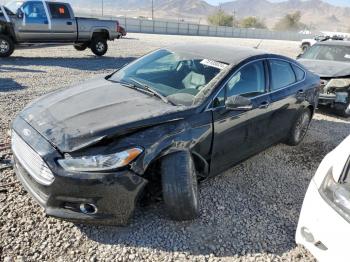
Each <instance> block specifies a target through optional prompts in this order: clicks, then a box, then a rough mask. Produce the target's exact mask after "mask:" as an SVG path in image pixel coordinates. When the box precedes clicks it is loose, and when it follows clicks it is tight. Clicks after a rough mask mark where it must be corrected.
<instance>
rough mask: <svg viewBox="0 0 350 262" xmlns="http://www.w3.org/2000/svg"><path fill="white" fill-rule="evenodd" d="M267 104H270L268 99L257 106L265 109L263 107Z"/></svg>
mask: <svg viewBox="0 0 350 262" xmlns="http://www.w3.org/2000/svg"><path fill="white" fill-rule="evenodd" d="M269 106H270V103H269V102H268V101H264V102H262V103H261V104H260V106H259V108H260V109H265V108H268V107H269Z"/></svg>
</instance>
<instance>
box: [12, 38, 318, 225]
mask: <svg viewBox="0 0 350 262" xmlns="http://www.w3.org/2000/svg"><path fill="white" fill-rule="evenodd" d="M319 85H320V79H319V77H318V76H316V75H314V74H313V73H310V72H309V71H307V70H306V69H305V68H304V67H303V66H302V65H300V64H299V63H298V62H296V61H294V60H292V59H289V58H287V57H283V56H279V55H273V54H269V53H266V52H263V51H260V50H256V49H250V48H241V47H231V46H218V45H191V46H189V45H187V46H185V45H178V46H172V47H168V48H162V49H160V50H157V51H154V52H152V53H150V54H148V55H146V56H144V57H142V58H140V59H137V60H136V61H134V62H133V63H131V64H129V65H127V66H125V67H123V68H121V69H119V70H118V71H117V72H115V73H113V74H111V75H109V76H107V77H105V78H101V79H96V80H92V81H88V82H86V83H84V84H81V85H78V86H74V87H71V88H67V89H61V90H58V91H55V92H52V93H50V94H48V95H46V96H44V97H42V98H40V99H38V100H36V101H34V102H33V103H31V104H30V105H28V106H27V107H26V108H25V109H24V110H23V111H22V112H21V113H20V114H19V115H18V117H17V118H16V119H15V120H14V122H13V131H12V149H13V153H14V162H15V165H14V166H15V171H16V174H17V176H18V178H19V179H20V181H21V182H22V184H23V186H24V187H25V188H26V189H27V191H28V192H30V193H31V194H32V195H33V197H34V198H35V199H36V200H37V201H38V202H39V203H40V204H41V205H42V206H43V207H44V208H45V210H46V213H47V214H48V215H51V216H55V217H59V218H63V219H67V220H72V221H78V222H86V223H99V224H110V225H120V224H125V223H127V221H128V219H129V218H130V216H131V215H132V212H133V210H134V208H135V206H136V204H137V203H138V202H139V201H140V200H141V199H143V198H144V197H145V195H147V196H148V195H149V194H148V193H149V192H151V193H154V192H152V190H153V191H154V190H155V189H157V188H159V191H161V192H162V194H163V199H164V203H165V207H166V209H167V211H168V214H169V216H170V217H171V218H173V219H176V220H189V219H193V218H195V217H197V216H198V215H199V201H198V191H197V181H198V180H200V179H205V178H208V177H212V176H215V175H217V174H219V173H221V172H222V171H224V170H225V169H227V168H229V167H231V166H233V165H235V164H237V163H239V162H240V161H243V160H244V159H246V158H248V157H250V156H252V155H254V154H256V153H258V152H260V151H262V150H264V149H265V148H267V147H269V146H271V145H273V144H276V143H279V142H281V141H283V142H285V143H287V144H289V145H297V144H299V143H300V142H301V141H302V139H303V138H304V136H305V134H306V132H307V130H308V127H309V123H310V121H311V119H312V116H313V114H314V110H315V108H316V106H317V101H318V88H319ZM145 192H147V194H144V193H145Z"/></svg>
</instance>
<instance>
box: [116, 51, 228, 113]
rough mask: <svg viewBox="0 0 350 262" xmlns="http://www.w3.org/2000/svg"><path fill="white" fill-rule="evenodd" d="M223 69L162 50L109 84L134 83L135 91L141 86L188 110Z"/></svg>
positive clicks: (129, 68)
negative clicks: (136, 87) (114, 82)
mask: <svg viewBox="0 0 350 262" xmlns="http://www.w3.org/2000/svg"><path fill="white" fill-rule="evenodd" d="M226 66H227V65H226V64H224V63H220V62H216V61H211V60H208V59H204V58H200V57H196V56H194V55H192V54H184V53H181V54H180V53H176V52H172V51H169V50H165V49H162V50H158V51H155V52H153V53H151V54H149V55H146V56H144V57H142V58H140V59H138V60H136V61H134V62H133V63H131V64H130V65H128V66H126V67H124V68H122V69H121V70H119V71H118V72H116V73H115V74H114V75H113V76H112V77H111V78H110V80H111V81H117V82H123V83H129V84H135V83H138V85H139V87H140V83H141V84H142V85H144V86H147V87H148V88H150V89H152V90H154V91H156V92H157V93H159V94H160V95H162V96H164V97H165V98H166V99H168V100H169V101H170V102H172V103H173V104H176V105H185V106H191V105H192V104H193V101H194V99H195V97H196V95H197V94H198V93H199V92H200V91H201V90H202V89H203V88H205V86H206V85H207V84H208V83H209V82H210V81H211V80H212V79H213V78H214V77H215V76H216V75H218V74H219V73H220V71H221V70H222V69H223V68H225V67H226ZM135 80H136V81H135Z"/></svg>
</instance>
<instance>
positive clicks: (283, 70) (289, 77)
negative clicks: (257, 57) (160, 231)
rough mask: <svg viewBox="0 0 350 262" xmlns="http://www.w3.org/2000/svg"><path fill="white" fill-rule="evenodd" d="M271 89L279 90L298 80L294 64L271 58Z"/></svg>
mask: <svg viewBox="0 0 350 262" xmlns="http://www.w3.org/2000/svg"><path fill="white" fill-rule="evenodd" d="M269 63H270V70H271V78H272V79H271V91H276V90H279V89H281V88H283V87H286V86H288V85H291V84H293V83H295V82H296V78H295V74H294V71H293V69H292V66H291V64H290V63H288V62H284V61H280V60H270V61H269Z"/></svg>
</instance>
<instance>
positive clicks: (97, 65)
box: [1, 56, 136, 71]
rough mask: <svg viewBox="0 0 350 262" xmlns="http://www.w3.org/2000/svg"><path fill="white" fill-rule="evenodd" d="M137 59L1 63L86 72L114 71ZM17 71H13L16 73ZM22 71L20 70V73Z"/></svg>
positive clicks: (42, 59)
mask: <svg viewBox="0 0 350 262" xmlns="http://www.w3.org/2000/svg"><path fill="white" fill-rule="evenodd" d="M135 59H136V57H107V56H104V57H95V56H90V57H89V56H88V57H83V58H67V57H31V58H29V57H11V58H8V59H6V60H4V61H1V64H2V66H16V65H17V66H48V67H55V66H56V67H63V68H72V69H78V70H82V71H83V70H86V71H96V70H112V69H118V68H120V67H122V66H123V65H125V64H127V63H130V62H132V61H133V60H135ZM16 70H17V69H13V71H16ZM20 70H22V69H18V71H20Z"/></svg>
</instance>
